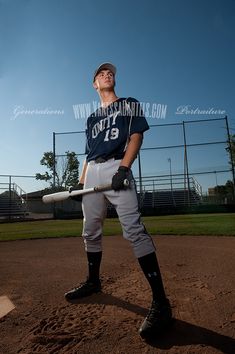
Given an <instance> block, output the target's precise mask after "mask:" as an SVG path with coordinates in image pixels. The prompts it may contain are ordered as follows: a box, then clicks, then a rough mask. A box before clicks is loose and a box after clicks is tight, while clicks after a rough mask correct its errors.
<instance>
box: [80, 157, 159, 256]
mask: <svg viewBox="0 0 235 354" xmlns="http://www.w3.org/2000/svg"><path fill="white" fill-rule="evenodd" d="M119 165H120V160H114V159H110V160H108V161H106V162H102V163H95V161H91V162H88V166H87V171H86V178H85V181H84V188H89V187H94V186H97V185H102V184H110V183H111V181H112V177H113V175H114V173H115V172H116V171H117V170H118V167H119ZM130 181H131V182H130V188H127V189H125V190H120V191H114V190H110V191H105V192H96V193H90V194H85V195H84V196H83V200H82V208H83V215H84V219H83V232H82V236H83V238H84V243H85V250H86V251H87V252H100V251H102V229H103V221H104V219H105V217H106V211H107V201H109V202H110V203H112V204H113V206H114V207H115V209H116V211H117V214H118V217H119V221H120V223H121V226H122V231H123V237H124V238H125V239H127V240H128V241H130V242H131V245H132V247H133V251H134V254H135V256H136V257H137V258H139V257H143V256H145V255H147V254H149V253H152V252H154V251H155V246H154V244H153V241H152V238H151V236H150V235H149V234H148V233H147V231H146V229H145V226H144V225H143V224H142V223H141V221H140V213H139V211H138V201H137V194H136V189H135V183H134V179H133V176H132V173H130Z"/></svg>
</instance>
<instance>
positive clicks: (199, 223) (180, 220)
mask: <svg viewBox="0 0 235 354" xmlns="http://www.w3.org/2000/svg"><path fill="white" fill-rule="evenodd" d="M142 220H143V222H144V224H145V226H146V228H147V230H148V231H149V232H150V233H151V234H152V235H156V234H157V235H218V236H235V214H232V213H228V214H188V215H167V216H149V217H143V218H142ZM81 231H82V220H45V221H27V222H17V223H3V224H0V241H7V240H20V239H32V238H48V237H69V236H80V235H81ZM121 233H122V230H121V227H120V224H119V221H118V219H106V221H105V224H104V235H106V236H107V235H120V234H121Z"/></svg>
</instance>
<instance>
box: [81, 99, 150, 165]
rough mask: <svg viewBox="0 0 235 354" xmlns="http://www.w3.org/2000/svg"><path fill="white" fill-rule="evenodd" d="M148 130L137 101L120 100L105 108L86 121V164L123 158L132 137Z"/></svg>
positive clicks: (99, 109)
mask: <svg viewBox="0 0 235 354" xmlns="http://www.w3.org/2000/svg"><path fill="white" fill-rule="evenodd" d="M148 129H149V125H148V123H147V121H146V119H145V117H144V115H143V111H142V109H141V107H140V103H139V102H138V101H137V100H136V99H134V98H131V97H129V98H127V99H126V98H119V99H118V100H117V101H115V102H113V103H112V104H110V105H109V106H108V107H106V108H102V107H100V108H98V109H97V110H96V111H95V112H93V113H92V114H91V115H90V116H89V117H88V119H87V126H86V140H87V141H86V154H87V161H88V162H89V161H91V160H95V159H96V158H97V157H103V158H104V159H108V158H110V157H114V156H119V155H120V156H122V155H123V153H124V151H125V150H126V147H127V144H128V139H129V136H130V135H132V134H134V133H143V132H145V131H146V130H148Z"/></svg>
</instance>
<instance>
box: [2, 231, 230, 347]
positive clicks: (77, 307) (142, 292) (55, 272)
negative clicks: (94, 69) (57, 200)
mask: <svg viewBox="0 0 235 354" xmlns="http://www.w3.org/2000/svg"><path fill="white" fill-rule="evenodd" d="M154 242H155V245H156V246H157V252H158V258H159V262H160V265H161V270H162V275H163V278H164V282H165V287H166V292H167V294H168V296H169V298H170V301H171V304H172V306H173V313H174V317H175V318H176V320H175V323H174V326H173V327H172V328H171V329H170V330H169V331H168V332H167V333H164V334H162V335H161V336H160V337H159V338H157V336H156V338H154V339H153V340H152V341H150V342H148V343H146V342H145V341H143V340H142V339H141V338H140V337H139V335H138V328H139V326H140V324H141V322H142V320H143V318H144V316H145V315H146V313H147V309H148V306H149V305H150V301H151V296H150V291H149V288H148V286H147V283H146V281H145V278H144V276H143V275H142V272H141V271H140V269H139V266H138V263H137V262H136V260H135V258H134V255H133V253H132V249H131V247H130V245H129V244H128V242H127V241H125V240H123V238H122V237H121V236H119V237H118V236H113V237H105V238H104V242H103V244H104V255H103V261H102V279H103V281H102V283H103V292H102V293H100V294H97V295H92V296H91V297H89V298H86V299H85V300H80V301H77V302H74V303H68V302H66V301H65V299H64V296H63V294H64V292H65V291H67V290H68V289H70V288H71V287H72V286H74V285H76V284H77V283H79V282H80V281H83V280H84V277H85V275H86V258H85V253H84V250H83V241H82V239H81V238H80V237H78V238H64V239H47V240H28V241H13V242H1V243H0V286H1V287H0V296H8V297H9V299H10V300H11V301H12V302H13V303H14V305H15V306H16V308H15V309H14V310H12V311H11V312H10V313H8V314H7V315H6V316H5V317H3V318H2V319H0V333H1V339H0V354H16V353H20V354H34V353H43V354H52V353H55V354H62V353H63V354H64V353H68V354H75V353H81V354H88V353H91V354H101V353H102V354H106V353H107V354H109V353H113V354H132V353H133V354H142V353H203V354H204V353H231V354H232V353H235V276H234V274H235V238H229V237H211V236H210V237H202V236H193V237H191V236H190V237H177V236H155V237H154Z"/></svg>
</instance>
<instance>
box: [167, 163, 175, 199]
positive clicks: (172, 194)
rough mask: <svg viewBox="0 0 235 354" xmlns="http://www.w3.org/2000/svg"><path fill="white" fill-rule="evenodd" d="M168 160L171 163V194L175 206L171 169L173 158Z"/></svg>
mask: <svg viewBox="0 0 235 354" xmlns="http://www.w3.org/2000/svg"><path fill="white" fill-rule="evenodd" d="M167 161H168V162H169V164H170V183H171V196H172V201H173V205H174V206H175V198H174V193H173V183H172V169H171V158H170V157H169V158H168V159H167Z"/></svg>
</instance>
